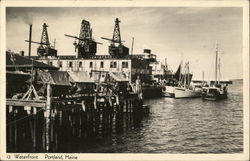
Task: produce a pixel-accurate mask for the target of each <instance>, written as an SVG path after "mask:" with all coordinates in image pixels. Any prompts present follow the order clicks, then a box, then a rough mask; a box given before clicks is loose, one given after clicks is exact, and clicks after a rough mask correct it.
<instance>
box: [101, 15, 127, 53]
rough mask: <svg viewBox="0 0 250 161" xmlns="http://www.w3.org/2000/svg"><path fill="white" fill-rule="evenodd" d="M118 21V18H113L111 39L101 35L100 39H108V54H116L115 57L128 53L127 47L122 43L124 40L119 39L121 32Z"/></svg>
mask: <svg viewBox="0 0 250 161" xmlns="http://www.w3.org/2000/svg"><path fill="white" fill-rule="evenodd" d="M120 22H121V21H120V20H119V19H118V18H116V19H115V27H114V32H113V38H112V39H110V38H106V37H101V38H102V39H104V40H108V41H110V42H111V44H110V46H109V54H110V55H111V56H116V57H119V56H126V55H128V54H129V48H127V47H126V46H124V45H123V44H122V42H125V41H122V40H121V32H120V26H119V23H120Z"/></svg>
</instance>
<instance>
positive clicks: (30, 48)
mask: <svg viewBox="0 0 250 161" xmlns="http://www.w3.org/2000/svg"><path fill="white" fill-rule="evenodd" d="M31 36H32V24H30V34H29V57H30V55H31Z"/></svg>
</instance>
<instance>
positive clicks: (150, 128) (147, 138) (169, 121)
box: [68, 81, 243, 154]
mask: <svg viewBox="0 0 250 161" xmlns="http://www.w3.org/2000/svg"><path fill="white" fill-rule="evenodd" d="M144 104H147V105H149V106H150V108H151V111H150V112H151V113H150V115H149V116H148V117H146V118H144V119H143V120H142V122H141V123H140V125H139V126H138V127H136V128H133V129H130V130H127V131H125V132H124V133H122V134H119V135H118V134H113V135H112V136H109V137H106V138H105V139H100V140H90V141H88V142H85V143H79V144H78V145H74V146H69V147H68V150H69V149H70V151H74V152H81V153H83V152H86V153H92V152H98V153H103V152H109V153H116V152H117V153H167V154H176V153H240V152H243V92H242V81H237V82H233V84H232V85H229V95H228V99H225V100H221V101H203V100H202V99H201V98H197V99H173V98H158V99H152V100H147V101H144Z"/></svg>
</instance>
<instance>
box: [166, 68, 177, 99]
mask: <svg viewBox="0 0 250 161" xmlns="http://www.w3.org/2000/svg"><path fill="white" fill-rule="evenodd" d="M180 72H181V64H180V65H179V67H178V69H177V71H176V72H175V74H174V75H173V76H172V78H170V79H169V80H168V82H167V83H165V84H164V86H163V88H162V96H164V97H172V98H173V97H174V89H175V88H176V87H177V85H178V82H179V81H180Z"/></svg>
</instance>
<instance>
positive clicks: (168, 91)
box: [162, 86, 175, 97]
mask: <svg viewBox="0 0 250 161" xmlns="http://www.w3.org/2000/svg"><path fill="white" fill-rule="evenodd" d="M174 89H175V87H173V86H164V87H163V90H162V96H164V97H174Z"/></svg>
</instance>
